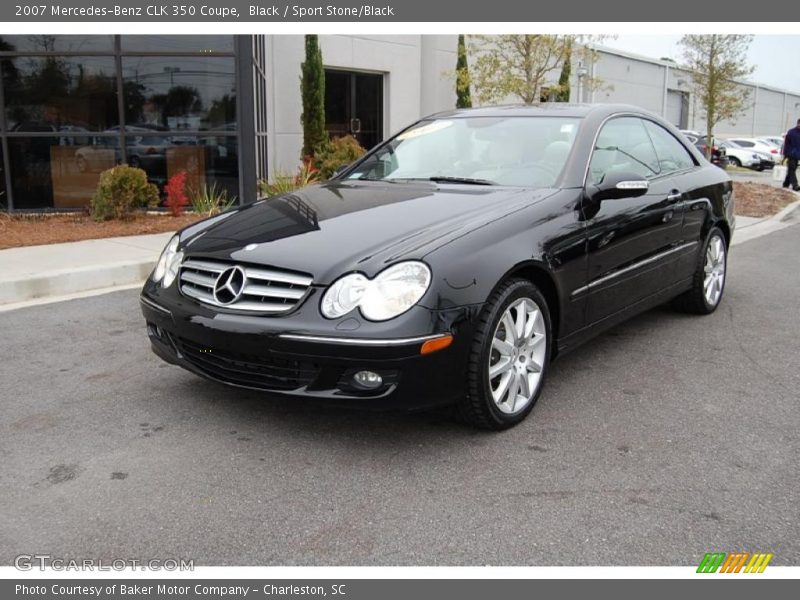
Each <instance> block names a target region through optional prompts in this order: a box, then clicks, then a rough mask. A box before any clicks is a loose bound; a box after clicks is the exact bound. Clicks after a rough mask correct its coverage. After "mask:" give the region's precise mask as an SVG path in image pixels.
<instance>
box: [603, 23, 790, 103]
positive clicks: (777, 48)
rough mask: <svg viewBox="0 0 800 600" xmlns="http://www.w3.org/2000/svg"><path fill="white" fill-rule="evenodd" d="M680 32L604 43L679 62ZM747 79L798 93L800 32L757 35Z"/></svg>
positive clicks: (625, 38) (634, 36)
mask: <svg viewBox="0 0 800 600" xmlns="http://www.w3.org/2000/svg"><path fill="white" fill-rule="evenodd" d="M680 39H681V36H680V35H619V36H617V38H616V39H607V40H604V42H603V45H604V46H610V47H611V48H617V49H619V50H625V51H626V52H633V53H635V54H642V55H644V56H649V57H652V58H665V57H666V58H671V59H673V60H675V61H676V62H681V47H680V46H679V45H678V41H679V40H680ZM748 58H749V59H750V64H751V65H754V66H755V67H756V70H755V72H754V73H753V75H752V76H751V77H750V79H751V81H754V82H756V83H763V84H766V85H773V86H776V87H780V88H785V89H788V90H792V91H798V92H800V64H798V63H800V35H757V36H755V38H754V39H753V43H752V44H750V52H749V54H748Z"/></svg>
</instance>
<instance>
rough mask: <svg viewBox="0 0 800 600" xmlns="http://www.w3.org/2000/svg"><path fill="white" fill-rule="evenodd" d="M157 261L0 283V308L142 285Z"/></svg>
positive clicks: (78, 270) (44, 274) (51, 273)
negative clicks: (55, 297)
mask: <svg viewBox="0 0 800 600" xmlns="http://www.w3.org/2000/svg"><path fill="white" fill-rule="evenodd" d="M157 259H158V256H156V257H155V258H153V259H149V260H139V261H130V262H121V263H116V264H110V265H101V266H87V267H82V268H78V269H72V270H64V271H56V272H49V273H43V274H42V275H37V276H34V277H28V278H20V279H14V280H7V281H0V305H3V304H16V303H19V302H25V301H28V300H35V299H38V298H46V297H50V296H66V295H69V294H76V293H80V292H87V291H91V290H94V289H101V288H112V287H117V286H123V285H132V284H136V283H143V282H144V280H145V279H146V278H147V276H148V275H149V274H150V272H151V271H152V270H153V267H154V266H155V263H156V260H157Z"/></svg>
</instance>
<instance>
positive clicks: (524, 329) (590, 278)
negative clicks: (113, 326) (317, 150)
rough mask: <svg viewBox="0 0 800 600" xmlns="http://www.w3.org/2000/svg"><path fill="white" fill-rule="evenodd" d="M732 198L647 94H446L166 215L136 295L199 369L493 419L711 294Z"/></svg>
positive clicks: (259, 384)
mask: <svg viewBox="0 0 800 600" xmlns="http://www.w3.org/2000/svg"><path fill="white" fill-rule="evenodd" d="M733 204H734V203H733V194H732V187H731V182H730V179H729V178H728V176H727V175H726V174H725V173H724V172H723V171H721V170H720V169H718V168H716V167H713V166H711V165H710V164H709V163H708V162H707V161H706V160H705V158H703V156H702V155H701V154H700V153H699V152H698V151H697V150H696V149H695V148H694V147H693V146H691V145H689V144H688V143H687V142H686V140H685V138H684V137H683V136H681V135H680V134H679V133H678V131H677V130H676V129H675V128H674V127H673V126H672V125H669V124H668V123H666V122H665V121H663V120H662V119H660V118H658V117H656V116H654V115H652V114H650V113H648V112H645V111H643V110H641V109H638V108H635V107H632V106H619V105H569V104H542V105H538V106H524V107H521V106H509V107H492V108H478V109H472V110H458V111H453V112H447V113H441V114H437V115H434V116H432V117H429V118H426V119H423V120H421V121H419V122H417V123H415V124H414V125H412V126H410V127H408V128H407V129H405V130H403V131H402V132H401V133H399V134H398V135H396V136H394V137H393V138H391V139H390V140H388V141H386V142H384V143H382V144H381V145H379V146H377V147H376V148H374V149H373V150H372V151H370V152H369V153H368V154H367V155H366V156H364V157H363V158H362V159H360V160H358V161H357V162H355V163H353V164H352V165H349V166H348V167H346V168H345V169H344V170H343V171H341V172H340V173H338V174H337V175H336V176H335V177H334V178H333V179H331V180H330V181H328V182H326V183H324V184H321V185H314V186H311V187H307V188H304V189H302V190H299V191H296V192H293V193H290V194H286V195H283V196H277V197H273V198H270V199H263V200H258V201H256V202H253V203H251V204H247V205H245V206H242V207H241V208H238V209H236V210H232V211H229V212H225V213H222V214H220V215H217V216H215V217H212V218H210V219H207V220H205V221H201V222H200V223H197V224H195V225H192V226H189V227H187V228H186V229H184V230H182V231H181V232H180V233H178V234H177V235H175V237H173V238H172V240H171V241H170V242H169V244H168V245H167V247H166V249H165V250H164V252H163V254H162V255H161V257H160V259H159V261H158V264H157V266H156V268H155V270H154V271H153V274H152V276H151V277H150V278H149V280H148V281H147V283H146V284H145V286H144V289H143V290H142V295H141V307H142V311H143V313H144V317H145V319H146V321H147V330H148V334H149V336H150V340H151V342H152V347H153V350H154V351H155V352H156V354H158V355H159V356H160V357H161V358H163V359H164V360H166V361H168V362H170V363H174V364H176V365H179V366H181V367H184V368H185V369H188V370H189V371H192V372H194V373H196V374H198V375H202V376H203V377H207V378H209V379H213V380H215V381H218V382H222V383H226V384H230V385H234V386H240V387H244V388H252V389H258V390H264V391H267V392H271V393H277V394H282V395H288V396H293V397H296V398H297V400H298V401H303V400H304V399H306V398H314V399H324V400H327V401H329V402H335V403H338V404H341V405H350V406H368V407H375V408H406V409H422V408H428V407H434V406H440V405H446V404H451V405H455V406H456V407H457V408H458V411H459V412H460V414H461V415H462V416H463V417H464V418H465V419H466V420H467V421H468V422H470V423H472V424H474V425H476V426H478V427H482V428H489V429H503V428H506V427H510V426H512V425H514V424H516V423H519V422H520V421H521V420H522V419H524V418H525V416H526V415H527V414H528V413H529V412H530V411H531V409H532V408H533V405H534V403H535V402H536V400H537V398H538V397H539V395H540V393H541V391H542V386H543V385H544V380H545V377H546V376H547V372H548V368H549V365H550V362H551V360H552V359H553V358H554V357H555V356H556V355H558V354H561V353H563V352H565V351H567V350H569V349H571V348H573V347H575V346H576V345H577V344H579V343H581V342H583V341H584V340H586V339H588V338H589V337H591V336H593V335H595V334H597V333H598V332H600V331H602V330H604V329H606V328H608V327H611V326H613V325H614V324H616V323H619V322H620V321H622V320H624V319H627V318H629V317H630V316H632V315H634V314H636V313H639V312H641V311H643V310H645V309H648V308H650V307H653V306H655V305H657V304H660V303H663V302H665V301H668V300H672V301H673V303H674V305H675V306H676V307H678V308H680V309H682V310H685V311H689V312H692V313H697V314H707V313H711V312H713V311H714V310H715V309H716V308H717V306H718V305H719V303H720V300H721V298H722V293H723V291H724V287H725V268H726V257H727V251H728V246H729V244H730V240H731V234H732V233H733V229H734V216H733V209H734V205H733Z"/></svg>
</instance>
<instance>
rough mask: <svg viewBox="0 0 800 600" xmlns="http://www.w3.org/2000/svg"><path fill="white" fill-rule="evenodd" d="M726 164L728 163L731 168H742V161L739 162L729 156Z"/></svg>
mask: <svg viewBox="0 0 800 600" xmlns="http://www.w3.org/2000/svg"><path fill="white" fill-rule="evenodd" d="M728 162H729V163H730V165H731V166H732V167H741V166H742V161H740V160H739V159H738V158H736V157H735V156H729V157H728Z"/></svg>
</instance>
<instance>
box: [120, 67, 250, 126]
mask: <svg viewBox="0 0 800 600" xmlns="http://www.w3.org/2000/svg"><path fill="white" fill-rule="evenodd" d="M234 72H235V67H234V61H233V59H232V58H194V57H179V58H176V57H150V56H148V57H144V56H137V57H123V59H122V79H123V82H124V89H125V111H126V123H127V124H128V125H131V126H134V127H137V126H138V127H141V126H149V127H153V126H156V127H161V128H164V129H167V130H169V131H202V130H208V129H214V130H226V131H234V130H235V128H236V92H235V77H234Z"/></svg>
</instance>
